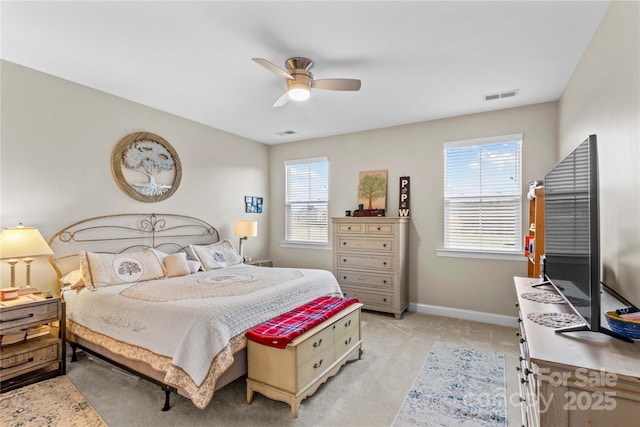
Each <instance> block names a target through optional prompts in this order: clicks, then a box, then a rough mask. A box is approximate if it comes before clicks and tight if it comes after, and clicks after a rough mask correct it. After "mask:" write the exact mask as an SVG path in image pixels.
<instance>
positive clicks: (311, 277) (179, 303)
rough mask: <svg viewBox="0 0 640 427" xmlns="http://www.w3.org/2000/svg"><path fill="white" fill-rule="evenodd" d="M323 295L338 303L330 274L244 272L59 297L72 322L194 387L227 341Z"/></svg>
mask: <svg viewBox="0 0 640 427" xmlns="http://www.w3.org/2000/svg"><path fill="white" fill-rule="evenodd" d="M328 294H331V295H341V291H340V287H339V285H338V283H337V281H336V279H335V277H334V276H333V274H331V273H330V272H328V271H325V270H311V269H285V268H262V267H254V266H249V265H243V264H240V265H237V266H233V267H227V268H223V269H218V270H211V271H206V272H199V273H196V274H191V275H188V276H182V277H174V278H168V279H162V280H151V281H146V282H138V283H133V284H127V285H116V286H108V287H102V288H99V289H98V290H95V291H91V290H88V289H81V290H80V291H75V290H63V296H64V299H65V301H66V310H67V318H68V319H69V320H70V321H73V322H76V323H78V324H80V325H82V326H84V327H86V328H88V329H90V330H91V331H93V332H97V333H99V334H103V335H106V336H109V337H111V338H113V339H115V340H118V341H121V342H126V343H128V344H131V345H135V346H138V347H142V348H145V349H148V350H150V351H152V352H154V353H156V354H160V355H163V356H167V357H170V358H171V359H172V364H174V365H175V366H177V367H179V368H181V369H182V370H183V371H184V372H186V373H187V375H189V376H190V377H191V379H192V380H193V382H194V383H195V384H196V385H198V386H199V385H200V384H201V383H202V381H203V380H204V379H205V376H206V375H207V372H208V371H209V369H210V366H211V363H212V361H213V358H214V357H215V356H216V355H217V354H218V353H219V352H220V351H221V350H222V349H223V348H225V346H227V345H228V344H229V341H230V340H231V338H233V337H234V336H237V335H239V334H242V333H244V332H245V331H247V330H248V329H250V328H252V327H253V326H255V325H257V324H259V323H261V322H264V321H266V320H268V319H270V318H272V317H275V316H277V315H279V314H282V313H285V312H287V311H289V310H292V309H294V308H296V307H298V306H300V305H302V304H304V303H306V302H309V301H311V300H312V299H314V298H317V297H319V296H323V295H328Z"/></svg>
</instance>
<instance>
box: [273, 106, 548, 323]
mask: <svg viewBox="0 0 640 427" xmlns="http://www.w3.org/2000/svg"><path fill="white" fill-rule="evenodd" d="M556 117H557V104H556V103H545V104H538V105H532V106H527V107H522V108H514V109H506V110H500V111H494V112H490V113H483V114H474V115H468V116H462V117H454V118H449V119H443V120H436V121H431V122H425V123H419V124H413V125H407V126H399V127H394V128H387V129H381V130H375V131H370V132H360V133H356V134H350V135H342V136H335V137H329V138H322V139H316V140H309V141H303V142H297V143H289V144H281V145H276V146H272V147H271V149H270V162H269V165H270V175H271V185H270V195H271V242H270V249H271V251H270V252H271V256H272V258H273V259H274V260H275V262H276V263H277V264H280V265H288V266H294V265H297V266H307V267H318V268H325V269H331V268H332V258H331V252H330V251H327V250H324V251H323V250H311V249H291V248H282V247H281V246H280V244H279V242H280V241H281V240H283V239H284V193H283V191H284V161H285V160H288V159H297V158H305V157H314V156H321V155H326V156H328V157H329V162H330V188H329V199H330V206H329V213H330V215H331V216H343V215H344V211H345V210H346V209H351V210H353V209H356V190H357V181H358V172H359V171H364V170H375V169H387V170H388V177H389V184H388V192H387V209H388V214H389V215H393V216H397V215H398V193H399V182H398V179H399V177H400V176H410V177H411V225H410V238H409V254H410V255H409V258H410V260H409V270H410V275H409V276H410V278H409V301H410V302H411V303H415V304H424V305H430V306H442V307H452V308H459V309H466V310H473V311H480V312H487V313H496V314H503V315H515V309H514V301H515V292H514V291H513V279H512V277H513V276H514V275H521V276H526V275H527V265H526V263H525V262H524V261H525V258H524V256H523V257H522V261H521V262H516V261H496V260H486V259H468V258H449V257H438V256H436V252H435V251H436V249H439V248H442V245H443V238H444V234H443V221H444V219H443V211H444V205H443V185H444V184H443V165H444V160H443V148H442V144H443V142H444V141H450V140H459V139H469V138H477V137H485V136H493V135H504V134H512V133H519V132H522V133H523V134H524V141H523V159H524V160H523V163H524V164H523V173H522V180H523V185H522V191H523V194H526V188H527V181H528V180H531V179H539V178H542V177H543V174H544V173H545V172H546V171H547V170H548V169H549V168H551V167H552V166H553V164H554V161H555V155H556V151H557V142H556V136H557V124H556ZM527 216H528V201H527V200H526V198H524V199H523V224H526V223H527V218H526V217H527Z"/></svg>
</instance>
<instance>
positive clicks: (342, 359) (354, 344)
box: [247, 304, 363, 418]
mask: <svg viewBox="0 0 640 427" xmlns="http://www.w3.org/2000/svg"><path fill="white" fill-rule="evenodd" d="M361 307H362V304H353V305H350V306H349V307H347V308H345V309H344V310H342V311H340V312H339V313H336V314H335V315H334V316H332V317H331V318H329V319H327V320H326V321H325V322H323V323H321V324H319V325H318V326H316V327H314V328H312V329H310V330H309V331H307V332H305V333H304V334H302V335H300V336H299V337H297V338H296V339H294V340H293V341H291V342H290V343H289V344H288V345H287V347H286V348H284V349H280V348H275V347H269V346H266V345H262V344H259V343H256V342H254V341H250V340H249V341H247V359H248V378H247V403H251V402H252V401H253V393H254V392H258V393H260V394H263V395H265V396H267V397H269V398H271V399H274V400H279V401H281V402H286V403H288V404H289V405H290V406H291V416H292V417H293V418H297V417H298V408H299V406H300V402H302V400H304V399H305V398H306V397H308V396H311V395H312V394H313V393H315V392H316V390H317V389H318V387H320V385H322V384H323V383H324V382H326V381H327V379H329V378H330V377H332V376H334V375H335V374H337V373H338V371H339V370H340V368H341V367H342V366H343V365H344V364H345V363H347V360H348V359H349V358H351V357H352V356H353V355H355V353H356V352H357V353H358V357H359V358H362V352H363V350H362V338H361V333H360V308H361Z"/></svg>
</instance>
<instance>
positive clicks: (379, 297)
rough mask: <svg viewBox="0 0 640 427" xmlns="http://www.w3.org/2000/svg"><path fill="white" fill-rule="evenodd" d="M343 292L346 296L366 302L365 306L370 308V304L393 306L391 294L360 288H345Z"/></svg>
mask: <svg viewBox="0 0 640 427" xmlns="http://www.w3.org/2000/svg"><path fill="white" fill-rule="evenodd" d="M342 292H343V293H344V296H348V297H350V298H358V299H359V300H360V302H361V303H363V304H364V306H365V308H369V307H368V306H377V307H384V308H389V307H393V296H391V295H385V294H376V293H373V292H363V291H361V290H359V289H357V290H352V289H350V288H343V289H342Z"/></svg>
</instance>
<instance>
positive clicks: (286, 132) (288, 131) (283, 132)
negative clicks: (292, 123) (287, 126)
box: [278, 130, 296, 136]
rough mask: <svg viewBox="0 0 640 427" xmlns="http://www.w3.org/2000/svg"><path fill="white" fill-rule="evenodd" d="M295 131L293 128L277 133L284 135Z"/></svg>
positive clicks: (292, 133)
mask: <svg viewBox="0 0 640 427" xmlns="http://www.w3.org/2000/svg"><path fill="white" fill-rule="evenodd" d="M295 133H296V131H294V130H285V131H282V132H278V135H280V136H285V135H294V134H295Z"/></svg>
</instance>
